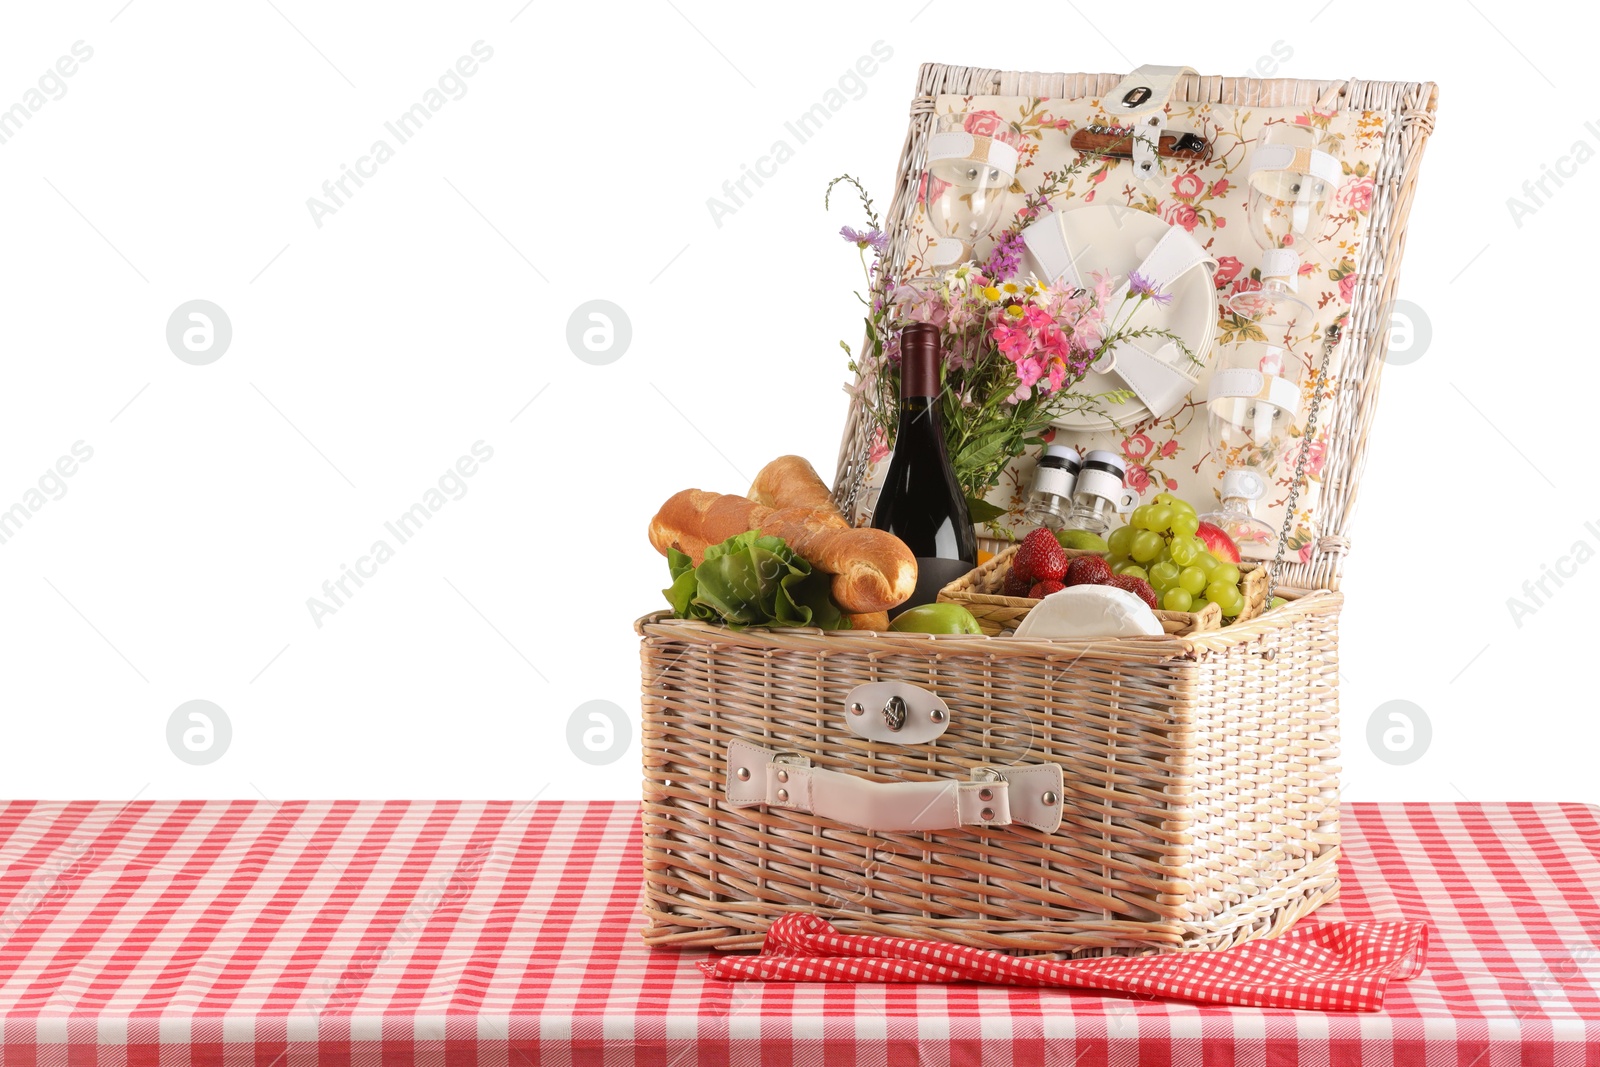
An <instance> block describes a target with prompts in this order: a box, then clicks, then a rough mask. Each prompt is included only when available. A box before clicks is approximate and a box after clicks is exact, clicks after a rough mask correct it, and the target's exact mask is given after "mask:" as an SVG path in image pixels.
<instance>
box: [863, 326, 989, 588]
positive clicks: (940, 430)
mask: <svg viewBox="0 0 1600 1067" xmlns="http://www.w3.org/2000/svg"><path fill="white" fill-rule="evenodd" d="M939 365H940V358H939V331H938V329H937V328H936V327H934V326H930V325H928V324H927V323H920V322H919V323H913V324H912V325H910V326H907V327H906V328H905V329H904V330H902V331H901V332H900V428H899V429H898V430H897V431H896V432H895V438H894V456H893V458H891V459H890V460H889V473H888V475H887V476H886V477H885V479H884V483H883V492H882V493H880V494H879V496H878V504H877V507H876V508H875V509H874V511H873V513H872V525H873V528H874V529H878V530H886V531H888V532H889V533H892V534H894V535H895V536H896V537H898V538H900V540H902V541H904V542H905V543H906V547H907V548H909V549H911V554H912V555H914V556H916V557H917V588H916V592H914V593H912V594H911V599H910V600H908V601H906V602H905V603H904V604H901V605H900V606H899V607H898V608H894V609H892V610H891V611H890V615H897V614H899V613H900V612H902V611H905V610H906V609H907V608H914V607H917V606H918V605H920V604H931V603H933V602H934V601H935V600H937V599H938V597H939V590H940V589H943V588H944V587H945V586H947V585H949V584H950V583H951V582H953V581H955V580H956V579H957V578H960V577H961V576H962V575H964V574H966V573H967V572H968V571H970V570H972V569H973V568H974V567H976V566H977V565H978V537H977V534H976V533H975V532H974V531H973V529H972V519H971V517H970V516H969V515H968V513H967V499H966V497H965V496H963V495H962V493H961V487H960V486H959V485H957V484H956V475H955V471H954V469H953V468H951V466H950V452H949V449H948V448H947V447H946V445H945V440H944V419H943V418H942V417H941V416H940V414H939Z"/></svg>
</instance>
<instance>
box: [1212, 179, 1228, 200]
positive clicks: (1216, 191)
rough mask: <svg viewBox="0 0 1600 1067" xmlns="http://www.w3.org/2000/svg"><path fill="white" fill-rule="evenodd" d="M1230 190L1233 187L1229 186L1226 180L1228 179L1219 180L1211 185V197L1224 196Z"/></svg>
mask: <svg viewBox="0 0 1600 1067" xmlns="http://www.w3.org/2000/svg"><path fill="white" fill-rule="evenodd" d="M1230 188H1231V186H1229V185H1228V179H1226V178H1218V179H1217V180H1216V181H1214V182H1212V183H1211V195H1212V196H1222V195H1223V194H1225V193H1226V192H1227V191H1228V190H1229V189H1230Z"/></svg>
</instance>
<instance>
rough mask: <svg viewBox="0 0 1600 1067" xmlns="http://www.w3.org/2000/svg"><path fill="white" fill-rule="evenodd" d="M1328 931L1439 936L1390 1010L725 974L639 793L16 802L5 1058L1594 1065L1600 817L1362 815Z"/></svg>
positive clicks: (4, 980) (1398, 810)
mask: <svg viewBox="0 0 1600 1067" xmlns="http://www.w3.org/2000/svg"><path fill="white" fill-rule="evenodd" d="M1344 834H1345V866H1344V895H1343V897H1342V899H1341V900H1340V901H1339V902H1338V903H1337V904H1336V905H1333V906H1330V907H1328V908H1324V909H1323V910H1322V911H1321V912H1320V913H1319V914H1318V916H1317V918H1318V919H1334V918H1341V919H1346V920H1363V919H1414V920H1415V919H1420V920H1425V921H1427V922H1428V923H1429V924H1430V925H1431V927H1432V930H1431V942H1430V948H1429V961H1428V968H1427V970H1426V971H1425V972H1424V973H1423V975H1422V976H1421V977H1419V978H1416V979H1413V980H1411V981H1409V982H1404V983H1399V984H1396V985H1394V986H1393V987H1392V988H1391V989H1390V991H1389V994H1388V1000H1387V1002H1386V1004H1385V1006H1384V1010H1383V1011H1381V1012H1378V1013H1374V1014H1363V1015H1355V1014H1323V1013H1314V1012H1295V1011H1286V1010H1262V1009H1241V1008H1220V1007H1203V1006H1198V1005H1192V1004H1181V1003H1169V1002H1157V1001H1143V1000H1133V999H1126V998H1112V997H1102V996H1097V995H1093V994H1086V993H1073V992H1064V991H1060V990H1040V989H1021V988H995V987H979V986H938V985H932V986H897V985H890V986H883V985H868V986H849V985H809V984H789V983H772V984H763V983H740V984H732V983H723V982H713V981H709V980H707V979H706V978H704V977H703V976H702V975H701V973H700V971H699V970H698V969H697V968H696V967H695V962H696V961H697V960H700V959H703V958H705V956H706V954H705V953H699V952H684V953H675V952H670V951H650V950H647V949H646V948H644V946H643V945H642V944H641V943H640V941H639V936H638V930H639V927H640V923H641V920H640V915H639V904H640V871H639V851H638V838H639V816H638V808H637V806H636V805H633V804H614V803H545V804H536V805H531V806H524V805H520V804H515V803H497V802H495V803H487V802H472V803H444V802H432V801H390V802H360V803H357V802H349V803H341V802H316V803H284V804H271V803H265V802H260V801H231V802H230V801H194V802H143V803H132V804H118V803H104V802H101V803H93V802H82V803H28V802H12V803H8V804H4V805H0V938H3V940H0V1020H3V1027H4V1041H3V1045H0V1064H3V1067H13V1065H18V1064H62V1065H71V1067H77V1065H84V1067H99V1065H110V1064H118V1065H120V1064H152V1065H154V1064H160V1065H189V1064H201V1063H220V1064H235V1063H237V1064H259V1065H274V1067H277V1065H281V1067H297V1065H299V1064H333V1063H337V1064H346V1063H364V1064H377V1063H380V1062H381V1063H397V1064H407V1063H423V1064H441V1065H454V1064H479V1063H482V1064H496V1065H506V1067H514V1065H519V1064H530V1065H532V1064H541V1065H543V1064H566V1063H606V1064H613V1063H614V1064H636V1063H638V1064H644V1063H661V1064H674V1065H678V1067H687V1065H689V1064H694V1063H711V1064H723V1063H739V1062H755V1061H757V1060H758V1059H763V1060H767V1061H770V1062H774V1063H782V1064H821V1063H823V1062H826V1063H827V1064H830V1065H832V1064H834V1063H840V1064H854V1065H858V1067H865V1065H870V1064H919V1065H922V1064H943V1063H972V1064H977V1063H983V1064H1016V1065H1022V1064H1040V1063H1051V1064H1054V1063H1060V1064H1078V1065H1081V1067H1089V1065H1093V1064H1135V1063H1138V1064H1152V1065H1159V1064H1202V1063H1204V1064H1212V1063H1216V1064H1235V1065H1245V1064H1263V1065H1265V1064H1288V1063H1316V1064H1347V1063H1348V1064H1354V1063H1373V1064H1430V1065H1431V1064H1452V1065H1462V1067H1465V1065H1477V1067H1499V1065H1502V1064H1507V1065H1509V1064H1523V1063H1527V1064H1546V1063H1547V1064H1579V1063H1597V1064H1600V901H1597V897H1596V894H1597V889H1600V823H1597V819H1596V810H1595V809H1592V808H1588V807H1584V806H1581V805H1572V804H1509V805H1507V804H1481V805H1480V804H1435V805H1371V804H1352V805H1348V806H1347V812H1346V818H1345V821H1344Z"/></svg>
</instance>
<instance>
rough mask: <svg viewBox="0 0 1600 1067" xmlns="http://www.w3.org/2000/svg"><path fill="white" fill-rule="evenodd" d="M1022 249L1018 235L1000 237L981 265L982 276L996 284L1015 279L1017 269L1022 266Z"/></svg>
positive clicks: (1020, 235) (1009, 234) (1019, 235)
mask: <svg viewBox="0 0 1600 1067" xmlns="http://www.w3.org/2000/svg"><path fill="white" fill-rule="evenodd" d="M1024 247H1025V246H1024V245H1023V241H1022V234H1020V233H1008V234H1006V235H1005V236H1004V237H1001V238H1000V240H998V241H996V242H995V246H994V249H993V251H991V252H990V253H989V258H988V259H987V260H986V261H985V262H984V264H983V274H984V276H985V277H987V278H990V279H992V280H993V281H997V282H1008V281H1010V280H1011V279H1012V278H1014V277H1016V274H1017V268H1018V267H1020V266H1021V265H1022V250H1023V248H1024Z"/></svg>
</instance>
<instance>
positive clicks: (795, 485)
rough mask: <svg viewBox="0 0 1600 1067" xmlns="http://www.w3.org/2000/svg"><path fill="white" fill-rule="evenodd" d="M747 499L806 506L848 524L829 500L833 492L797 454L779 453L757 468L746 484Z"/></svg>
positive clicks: (775, 505) (776, 505)
mask: <svg viewBox="0 0 1600 1067" xmlns="http://www.w3.org/2000/svg"><path fill="white" fill-rule="evenodd" d="M750 499H751V500H754V501H755V502H756V503H757V504H765V505H766V506H767V507H769V508H810V509H811V510H812V511H817V512H822V513H824V514H826V515H828V516H829V517H830V518H832V519H835V520H837V521H836V522H835V523H834V525H836V526H849V525H850V524H849V523H848V522H846V521H845V519H844V515H843V514H842V513H841V512H840V511H839V509H838V508H837V507H836V506H835V505H834V503H833V493H832V492H830V491H829V489H828V486H827V483H825V482H824V481H823V480H822V478H821V477H820V476H818V474H817V472H816V469H815V468H813V467H812V466H811V464H810V463H808V462H806V461H805V460H804V459H803V458H801V457H800V456H779V457H778V458H777V459H775V460H773V461H772V462H771V463H768V464H767V465H766V466H765V467H762V468H761V471H760V473H759V474H757V475H756V480H755V481H754V482H752V483H751V484H750Z"/></svg>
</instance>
